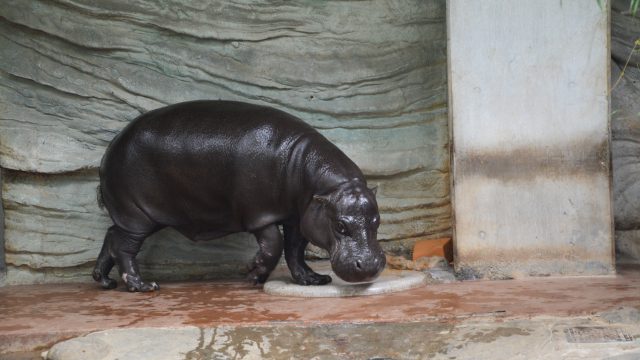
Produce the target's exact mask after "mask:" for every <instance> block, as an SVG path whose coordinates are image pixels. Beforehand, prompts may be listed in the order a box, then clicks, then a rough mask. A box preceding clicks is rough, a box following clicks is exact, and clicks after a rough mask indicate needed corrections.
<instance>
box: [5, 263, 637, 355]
mask: <svg viewBox="0 0 640 360" xmlns="http://www.w3.org/2000/svg"><path fill="white" fill-rule="evenodd" d="M161 285H162V289H161V290H160V291H159V292H156V293H128V292H125V291H124V290H123V289H121V288H119V289H117V290H111V291H104V290H101V289H99V288H98V287H97V286H96V285H94V284H67V285H35V286H8V287H4V288H0V353H3V352H8V351H31V350H34V349H37V348H46V347H48V346H50V345H51V344H53V343H55V342H57V341H60V340H63V339H67V338H70V337H74V336H78V335H83V334H87V333H89V332H93V331H97V330H104V329H110V328H119V327H179V326H184V325H194V326H201V327H205V326H206V327H212V326H216V325H258V326H270V325H274V324H282V323H287V324H310V323H315V324H317V323H342V322H350V323H351V322H358V323H362V322H410V321H418V320H423V321H424V320H429V321H431V320H435V321H454V320H456V319H460V318H469V317H474V316H500V317H505V318H506V317H508V318H518V317H525V318H526V317H532V316H545V315H549V316H582V315H589V314H593V313H597V312H601V311H605V310H609V309H614V308H617V307H620V306H629V307H635V308H640V268H639V267H627V268H623V269H619V271H618V275H616V276H605V277H566V278H531V279H524V280H503V281H474V282H472V281H469V282H460V283H453V284H439V285H428V286H425V287H424V288H419V289H414V290H409V291H405V292H400V293H395V294H388V295H380V296H370V297H356V298H330V299H325V298H313V299H304V298H284V297H276V296H271V295H267V294H265V293H263V292H262V291H261V288H260V287H254V286H251V285H248V284H245V283H242V282H226V283H222V282H193V283H164V284H161Z"/></svg>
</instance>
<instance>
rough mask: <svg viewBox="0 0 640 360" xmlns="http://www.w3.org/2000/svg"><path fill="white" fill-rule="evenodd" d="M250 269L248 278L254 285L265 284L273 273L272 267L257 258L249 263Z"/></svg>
mask: <svg viewBox="0 0 640 360" xmlns="http://www.w3.org/2000/svg"><path fill="white" fill-rule="evenodd" d="M248 270H249V274H248V275H247V280H249V281H250V282H252V283H253V285H258V284H264V283H265V282H266V281H267V279H268V278H269V275H270V274H271V269H269V268H267V267H266V266H264V265H262V264H260V262H258V261H255V260H254V261H253V262H252V263H251V265H249V268H248Z"/></svg>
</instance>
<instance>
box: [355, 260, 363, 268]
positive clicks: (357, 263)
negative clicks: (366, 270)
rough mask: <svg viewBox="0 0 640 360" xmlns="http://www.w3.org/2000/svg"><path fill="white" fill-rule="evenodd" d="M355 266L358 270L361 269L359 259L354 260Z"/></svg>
mask: <svg viewBox="0 0 640 360" xmlns="http://www.w3.org/2000/svg"><path fill="white" fill-rule="evenodd" d="M356 268H358V270H362V262H361V261H360V260H356Z"/></svg>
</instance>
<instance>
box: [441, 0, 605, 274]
mask: <svg viewBox="0 0 640 360" xmlns="http://www.w3.org/2000/svg"><path fill="white" fill-rule="evenodd" d="M447 6H448V9H447V12H448V14H447V22H448V49H449V58H448V61H449V74H450V78H449V84H450V88H449V92H450V100H449V101H450V109H451V110H450V121H451V124H450V126H451V133H452V139H453V171H454V176H453V189H454V190H453V191H454V212H455V246H456V255H457V256H456V268H457V270H458V271H460V272H461V273H463V274H466V275H467V276H469V277H494V278H503V277H517V276H526V275H549V274H604V273H609V272H611V271H613V242H612V218H611V196H610V165H609V123H608V113H609V100H608V93H607V92H608V89H607V85H608V79H609V72H608V71H609V70H608V69H609V45H608V41H609V40H608V21H609V19H608V11H607V10H606V8H605V9H601V8H600V7H599V6H598V3H597V2H596V1H595V0H593V1H585V0H563V1H558V0H537V1H527V0H513V1H503V0H482V1H474V0H449V1H448V5H447Z"/></svg>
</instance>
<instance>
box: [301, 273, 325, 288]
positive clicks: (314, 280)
mask: <svg viewBox="0 0 640 360" xmlns="http://www.w3.org/2000/svg"><path fill="white" fill-rule="evenodd" d="M293 281H294V282H295V283H296V284H298V285H305V286H306V285H325V284H328V283H330V282H331V276H329V275H322V274H318V273H316V272H313V271H308V272H305V273H303V274H294V275H293Z"/></svg>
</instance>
